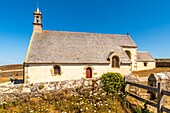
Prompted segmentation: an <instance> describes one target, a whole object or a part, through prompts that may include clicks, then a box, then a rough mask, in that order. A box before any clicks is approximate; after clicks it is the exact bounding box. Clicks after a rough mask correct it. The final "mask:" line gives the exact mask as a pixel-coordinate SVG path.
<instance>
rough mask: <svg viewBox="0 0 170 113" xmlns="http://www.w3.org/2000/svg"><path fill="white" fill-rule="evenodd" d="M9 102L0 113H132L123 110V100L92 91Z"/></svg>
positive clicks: (47, 94) (0, 106)
mask: <svg viewBox="0 0 170 113" xmlns="http://www.w3.org/2000/svg"><path fill="white" fill-rule="evenodd" d="M26 98H27V99H24V98H23V99H22V100H20V99H19V100H15V101H9V102H7V103H4V104H1V105H0V113H40V112H41V113H131V112H127V111H128V110H125V109H124V108H123V105H122V103H123V99H121V98H120V97H119V96H118V95H116V94H115V95H107V94H106V93H105V92H104V91H103V90H101V91H100V92H98V91H96V90H92V89H86V90H83V92H80V90H77V93H75V92H74V93H72V90H69V89H68V90H64V91H61V92H59V93H45V94H43V95H42V96H41V97H26Z"/></svg>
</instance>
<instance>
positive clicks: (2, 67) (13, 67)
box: [0, 64, 23, 71]
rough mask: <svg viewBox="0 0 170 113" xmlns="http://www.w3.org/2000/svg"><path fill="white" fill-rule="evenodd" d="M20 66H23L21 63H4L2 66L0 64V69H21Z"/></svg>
mask: <svg viewBox="0 0 170 113" xmlns="http://www.w3.org/2000/svg"><path fill="white" fill-rule="evenodd" d="M22 67H23V65H22V64H12V65H4V66H0V70H2V71H5V70H15V69H22Z"/></svg>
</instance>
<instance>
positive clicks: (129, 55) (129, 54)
mask: <svg viewBox="0 0 170 113" xmlns="http://www.w3.org/2000/svg"><path fill="white" fill-rule="evenodd" d="M125 52H126V54H127V55H128V57H129V58H130V59H131V53H130V51H129V50H126V51H125Z"/></svg>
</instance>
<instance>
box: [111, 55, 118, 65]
mask: <svg viewBox="0 0 170 113" xmlns="http://www.w3.org/2000/svg"><path fill="white" fill-rule="evenodd" d="M112 67H119V57H118V56H113V57H112Z"/></svg>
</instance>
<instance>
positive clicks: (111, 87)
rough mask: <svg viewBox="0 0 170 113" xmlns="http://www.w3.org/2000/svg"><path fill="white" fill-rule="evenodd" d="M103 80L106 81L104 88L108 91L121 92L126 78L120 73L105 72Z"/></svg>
mask: <svg viewBox="0 0 170 113" xmlns="http://www.w3.org/2000/svg"><path fill="white" fill-rule="evenodd" d="M102 81H103V83H104V86H103V89H104V90H105V91H106V92H107V93H112V94H115V93H118V94H121V93H122V92H121V91H122V89H123V86H124V78H123V76H122V75H121V74H120V73H111V72H108V73H105V74H103V75H102Z"/></svg>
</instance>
